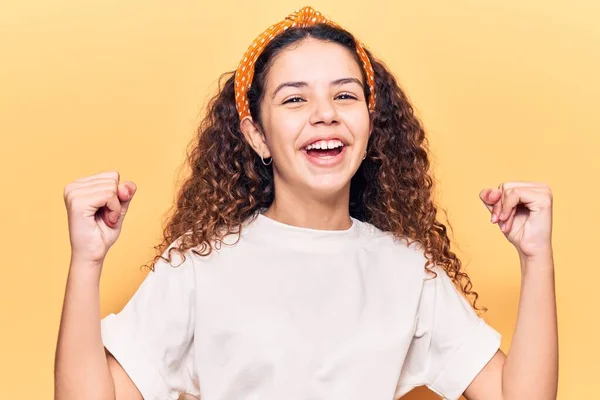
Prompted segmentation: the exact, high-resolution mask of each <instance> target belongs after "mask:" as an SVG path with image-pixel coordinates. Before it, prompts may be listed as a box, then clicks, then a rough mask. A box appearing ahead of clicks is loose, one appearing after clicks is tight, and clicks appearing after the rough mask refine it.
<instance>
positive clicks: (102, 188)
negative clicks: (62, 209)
mask: <svg viewBox="0 0 600 400" xmlns="http://www.w3.org/2000/svg"><path fill="white" fill-rule="evenodd" d="M136 189H137V187H136V185H135V184H134V183H133V182H126V183H123V184H119V173H118V172H116V171H113V172H104V173H100V174H96V175H92V176H88V177H85V178H81V179H77V180H76V181H74V182H72V183H69V184H68V185H67V186H66V187H65V190H64V200H65V205H66V208H67V217H68V223H69V238H70V241H71V257H72V259H76V260H78V261H81V262H85V263H92V264H94V263H102V262H103V261H104V258H105V257H106V253H107V252H108V250H109V249H110V247H111V246H112V245H113V244H114V243H115V241H116V240H117V238H118V237H119V234H120V232H121V227H122V224H123V218H124V217H125V214H126V213H127V209H128V208H129V203H130V201H131V199H132V198H133V195H134V194H135V191H136Z"/></svg>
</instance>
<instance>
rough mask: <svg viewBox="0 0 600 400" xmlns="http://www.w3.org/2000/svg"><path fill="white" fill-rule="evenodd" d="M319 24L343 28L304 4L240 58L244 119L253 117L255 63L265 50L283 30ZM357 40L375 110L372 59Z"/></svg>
mask: <svg viewBox="0 0 600 400" xmlns="http://www.w3.org/2000/svg"><path fill="white" fill-rule="evenodd" d="M316 24H327V25H329V26H332V27H334V28H340V29H341V27H340V26H339V25H338V24H336V23H335V22H333V21H330V20H329V19H328V18H326V17H325V16H323V15H322V14H321V13H320V12H318V11H315V10H314V9H313V8H312V7H304V8H302V9H301V10H296V11H294V12H293V13H292V14H290V15H288V16H287V17H286V18H285V19H284V20H283V21H281V22H279V23H277V24H275V25H272V26H271V27H269V29H267V30H266V31H264V32H263V33H262V34H260V35H259V36H258V37H257V38H256V39H254V41H253V42H252V44H251V45H250V47H248V50H247V51H246V53H245V54H244V58H243V59H242V61H240V64H239V65H238V67H237V69H236V71H235V86H234V89H235V106H236V108H237V111H238V114H239V116H240V121H241V120H242V119H244V118H245V117H247V116H250V104H249V102H248V95H247V94H246V92H247V90H248V89H250V85H251V84H252V78H253V77H254V64H255V63H256V60H257V59H258V57H259V56H260V54H261V53H262V51H263V50H264V48H265V47H267V45H268V44H269V43H270V42H271V41H272V40H273V39H274V38H275V37H276V36H277V35H279V34H280V33H283V32H284V31H286V30H287V29H289V28H291V27H292V28H293V27H299V28H305V27H309V26H312V25H316ZM355 42H356V52H357V53H358V57H359V58H360V60H361V61H362V64H363V68H364V71H365V75H366V76H367V84H368V85H369V89H370V91H371V94H370V96H369V111H370V112H373V111H374V110H375V78H374V72H373V67H372V66H371V61H370V60H369V57H368V56H367V53H366V52H365V49H364V48H363V47H362V45H361V44H360V43H359V41H358V40H355Z"/></svg>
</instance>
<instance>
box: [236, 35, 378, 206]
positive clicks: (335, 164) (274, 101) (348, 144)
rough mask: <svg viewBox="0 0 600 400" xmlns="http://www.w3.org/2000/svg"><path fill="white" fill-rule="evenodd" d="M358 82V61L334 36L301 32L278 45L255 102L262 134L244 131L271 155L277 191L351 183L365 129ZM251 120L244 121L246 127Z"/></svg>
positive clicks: (330, 190)
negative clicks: (301, 35) (332, 39)
mask: <svg viewBox="0 0 600 400" xmlns="http://www.w3.org/2000/svg"><path fill="white" fill-rule="evenodd" d="M363 86H364V82H363V78H362V73H361V69H360V66H359V64H358V63H357V61H356V60H355V58H354V57H353V55H352V53H351V52H350V51H349V50H348V49H346V48H344V47H342V46H340V45H338V44H335V43H330V42H323V41H320V40H316V39H307V40H304V41H302V42H301V43H300V44H299V45H297V43H296V44H294V45H292V47H291V48H290V49H286V50H283V51H282V52H281V53H279V55H278V56H277V57H276V59H275V61H274V62H273V63H272V65H271V68H270V69H269V71H268V73H267V78H266V83H265V90H264V96H263V100H262V103H261V105H260V107H261V122H262V127H263V129H264V131H263V132H262V133H264V135H262V133H261V132H257V131H256V130H255V131H254V134H252V135H250V136H251V137H252V139H251V141H252V142H253V147H254V148H255V150H256V151H257V153H258V154H259V155H260V154H262V155H263V157H264V158H265V159H266V158H267V157H273V169H274V170H273V172H274V175H275V188H276V191H277V190H278V189H281V185H285V186H287V189H290V190H293V191H300V192H307V191H309V192H312V193H314V194H318V195H327V194H335V193H340V192H341V191H343V190H349V187H350V179H351V178H352V176H353V175H354V174H355V172H356V171H357V169H358V167H359V166H360V164H361V162H362V161H363V156H364V153H365V150H366V148H367V142H368V138H369V134H370V122H369V111H368V107H367V102H366V99H365V95H364V90H363ZM245 124H246V125H245ZM250 126H251V125H250V124H248V122H246V123H244V122H242V130H243V131H244V130H245V133H247V132H248V131H251V130H252V128H250ZM244 128H245V129H244ZM247 136H248V134H247Z"/></svg>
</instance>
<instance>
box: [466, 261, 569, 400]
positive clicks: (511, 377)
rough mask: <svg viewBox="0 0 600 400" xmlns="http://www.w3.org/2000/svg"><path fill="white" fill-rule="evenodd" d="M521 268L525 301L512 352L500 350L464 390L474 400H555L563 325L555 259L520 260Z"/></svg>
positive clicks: (518, 321)
mask: <svg viewBox="0 0 600 400" xmlns="http://www.w3.org/2000/svg"><path fill="white" fill-rule="evenodd" d="M521 269H522V271H523V274H522V276H523V277H522V281H521V299H520V302H519V311H518V316H517V324H516V327H515V331H514V335H513V340H512V344H511V347H510V350H509V352H508V355H507V356H505V355H504V353H502V352H501V351H498V353H496V355H495V356H494V357H493V358H492V360H491V361H490V362H489V363H488V364H487V365H486V367H485V368H484V369H483V370H482V371H481V372H480V373H479V375H477V377H476V378H475V380H474V381H473V382H472V383H471V385H470V386H469V387H468V388H467V390H466V391H465V397H466V398H467V399H469V400H479V399H506V400H512V399H528V400H529V399H531V400H535V399H556V395H557V386H558V327H557V316H556V299H555V293H554V262H553V259H552V255H551V254H548V255H547V256H546V257H542V258H537V259H521ZM492 393H493V394H492ZM492 396H493V397H492Z"/></svg>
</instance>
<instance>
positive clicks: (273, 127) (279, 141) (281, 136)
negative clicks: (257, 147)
mask: <svg viewBox="0 0 600 400" xmlns="http://www.w3.org/2000/svg"><path fill="white" fill-rule="evenodd" d="M304 125H305V119H303V118H300V117H299V116H298V115H293V114H288V115H280V116H273V119H272V120H271V121H270V126H269V127H270V129H269V132H270V136H271V146H272V148H273V150H274V151H285V152H289V151H290V150H294V149H295V146H296V144H297V140H298V136H299V135H300V134H301V132H302V129H303V127H304Z"/></svg>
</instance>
